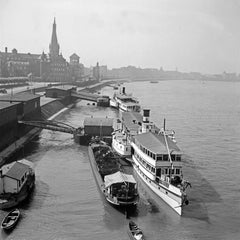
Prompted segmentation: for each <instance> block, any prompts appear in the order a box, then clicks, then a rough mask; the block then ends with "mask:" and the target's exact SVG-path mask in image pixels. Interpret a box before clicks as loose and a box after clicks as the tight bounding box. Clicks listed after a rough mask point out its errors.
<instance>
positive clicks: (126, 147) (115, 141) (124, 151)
mask: <svg viewBox="0 0 240 240" xmlns="http://www.w3.org/2000/svg"><path fill="white" fill-rule="evenodd" d="M112 148H113V149H114V151H115V152H117V153H118V155H120V156H121V157H130V156H131V145H130V144H128V143H127V141H125V142H123V138H119V137H118V136H116V135H115V136H114V135H113V138H112Z"/></svg>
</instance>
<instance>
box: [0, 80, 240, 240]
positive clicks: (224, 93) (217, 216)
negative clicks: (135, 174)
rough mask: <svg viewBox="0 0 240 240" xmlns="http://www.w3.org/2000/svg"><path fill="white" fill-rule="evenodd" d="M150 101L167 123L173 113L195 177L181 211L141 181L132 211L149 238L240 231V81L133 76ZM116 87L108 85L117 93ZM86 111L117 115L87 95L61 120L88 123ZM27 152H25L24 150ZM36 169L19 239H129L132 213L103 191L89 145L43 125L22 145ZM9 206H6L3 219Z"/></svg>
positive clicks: (155, 116)
mask: <svg viewBox="0 0 240 240" xmlns="http://www.w3.org/2000/svg"><path fill="white" fill-rule="evenodd" d="M124 86H125V87H126V91H127V92H131V93H133V95H134V96H135V97H137V98H138V99H139V100H140V103H141V105H142V107H143V108H149V109H150V110H151V112H150V115H151V116H150V118H151V120H152V121H154V122H155V123H156V124H157V125H158V126H159V127H161V126H162V125H163V119H164V118H166V125H167V128H168V129H174V130H175V132H176V140H177V142H178V146H179V147H180V148H181V150H182V151H183V152H184V160H183V161H184V169H183V170H184V176H185V178H186V179H188V180H189V181H190V182H191V183H192V188H191V189H190V191H189V193H188V195H189V201H190V204H189V205H188V206H187V207H186V208H185V212H184V215H183V216H182V217H180V216H178V215H177V214H176V213H175V212H173V210H172V209H170V208H169V207H168V206H167V205H166V204H165V203H163V202H162V201H161V200H158V201H156V200H157V199H156V198H154V196H153V195H152V194H150V193H149V192H148V191H146V189H144V188H143V187H142V186H141V184H139V191H140V196H141V200H140V203H139V205H138V207H137V210H136V212H135V213H134V214H133V215H132V216H131V219H132V220H133V221H135V222H137V223H138V225H139V226H140V227H141V228H142V229H143V231H144V234H145V237H146V239H152V240H160V239H161V240H170V239H171V240H188V239H189V240H194V239H196V240H197V239H199V240H200V239H218V240H219V239H221V240H226V239H228V240H235V239H236V240H239V239H240V229H239V227H240V83H236V82H214V81H211V82H206V81H161V82H159V83H156V84H154V83H150V82H134V83H125V84H124ZM113 91H114V90H113V88H112V87H105V88H104V89H102V90H101V92H102V93H103V94H109V95H112V94H113ZM86 116H94V117H99V116H104V117H105V116H108V117H114V118H115V117H117V116H118V112H117V111H116V110H114V109H111V108H101V107H96V106H93V105H88V104H87V102H85V101H81V102H79V103H77V104H76V105H75V107H74V108H72V109H70V110H68V111H66V112H64V113H63V114H62V115H59V116H58V117H57V118H56V120H58V121H63V122H65V123H69V124H71V125H73V126H76V127H77V126H81V125H82V124H83V120H84V118H85V117H86ZM20 155H21V154H20ZM23 156H24V157H25V158H26V159H28V160H30V161H32V162H33V163H34V165H35V171H36V187H35V189H34V192H33V194H32V196H31V198H30V199H29V201H28V202H27V203H26V204H25V205H23V206H22V207H21V208H20V209H21V212H22V218H21V219H20V221H19V223H18V225H17V226H16V228H15V229H14V231H12V232H11V233H8V234H6V233H4V232H3V231H2V232H1V233H0V239H9V240H10V239H11V240H35V239H36V240H38V239H39V240H40V239H41V240H45V239H46V240H50V239H52V240H65V239H66V240H67V239H72V240H74V239H81V240H87V239H89V240H90V239H91V240H93V239H97V240H108V239H109V240H110V239H115V240H118V239H119V240H125V239H126V240H127V239H129V237H128V235H127V232H126V230H127V223H128V220H127V219H126V218H125V216H124V214H123V213H121V212H119V211H117V210H116V209H114V208H113V207H111V206H110V205H109V204H108V203H107V202H106V201H105V199H103V197H102V196H101V194H100V192H99V190H98V188H97V185H96V183H95V180H94V178H93V174H92V171H91V167H90V164H89V160H88V154H87V147H84V146H79V145H78V144H76V143H74V141H73V139H72V136H71V135H69V134H65V133H59V132H52V131H47V130H43V131H42V133H41V135H40V137H39V138H38V139H35V141H34V142H33V143H31V144H28V146H26V147H25V149H24V150H23V151H22V156H19V159H20V158H22V157H23ZM4 214H5V212H4V211H0V220H2V218H3V216H4Z"/></svg>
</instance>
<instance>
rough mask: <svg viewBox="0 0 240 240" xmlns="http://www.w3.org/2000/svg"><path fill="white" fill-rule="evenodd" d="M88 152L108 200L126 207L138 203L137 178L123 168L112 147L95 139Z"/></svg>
mask: <svg viewBox="0 0 240 240" xmlns="http://www.w3.org/2000/svg"><path fill="white" fill-rule="evenodd" d="M88 153H89V160H90V164H91V168H92V172H93V175H94V177H95V180H96V182H97V185H98V187H99V189H100V190H101V192H102V193H103V195H104V197H105V198H106V200H107V201H108V202H109V203H111V204H112V205H113V206H118V207H123V208H124V209H126V208H127V207H130V206H134V205H136V204H137V203H138V200H139V195H138V190H137V183H136V180H135V179H134V177H133V175H130V174H126V173H124V172H123V171H122V170H121V167H120V163H119V158H118V156H116V155H115V154H114V153H113V151H112V149H111V147H110V146H109V145H107V144H106V143H105V142H103V141H100V140H97V141H96V140H95V141H94V142H92V143H90V145H89V147H88Z"/></svg>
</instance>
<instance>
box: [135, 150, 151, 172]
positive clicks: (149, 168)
mask: <svg viewBox="0 0 240 240" xmlns="http://www.w3.org/2000/svg"><path fill="white" fill-rule="evenodd" d="M135 157H136V158H137V159H138V160H139V161H140V162H141V163H142V165H143V166H144V167H145V168H146V169H147V170H148V171H149V172H152V173H155V168H154V167H152V166H151V165H150V164H148V163H147V162H146V161H145V160H144V159H143V158H142V157H140V156H139V155H138V154H137V153H136V152H135Z"/></svg>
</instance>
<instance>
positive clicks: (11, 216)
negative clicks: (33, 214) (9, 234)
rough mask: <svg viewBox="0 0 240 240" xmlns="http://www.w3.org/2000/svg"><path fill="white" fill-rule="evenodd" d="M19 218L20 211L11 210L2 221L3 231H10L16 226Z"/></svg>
mask: <svg viewBox="0 0 240 240" xmlns="http://www.w3.org/2000/svg"><path fill="white" fill-rule="evenodd" d="M19 217H20V211H19V210H18V209H14V210H12V211H11V212H9V213H8V214H7V215H6V216H5V217H4V219H3V220H2V224H1V228H2V229H4V230H10V229H12V228H13V227H15V225H16V224H17V221H18V220H19Z"/></svg>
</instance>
